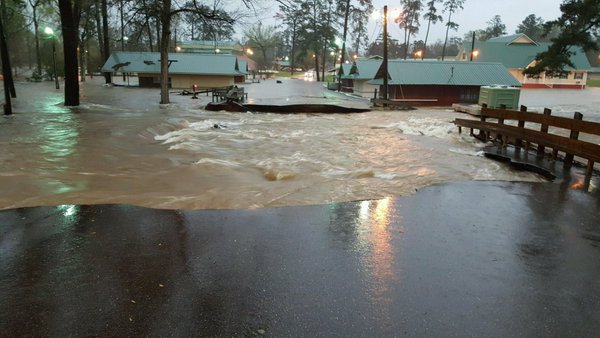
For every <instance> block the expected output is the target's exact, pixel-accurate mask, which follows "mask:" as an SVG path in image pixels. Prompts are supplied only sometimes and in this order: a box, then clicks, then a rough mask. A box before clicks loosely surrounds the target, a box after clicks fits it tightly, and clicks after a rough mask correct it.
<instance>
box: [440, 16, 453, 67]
mask: <svg viewBox="0 0 600 338" xmlns="http://www.w3.org/2000/svg"><path fill="white" fill-rule="evenodd" d="M451 18H452V8H450V13H449V14H448V22H447V23H446V38H445V39H444V47H443V48H442V61H444V57H445V56H446V43H447V42H448V32H449V31H450V22H451V21H450V19H451Z"/></svg>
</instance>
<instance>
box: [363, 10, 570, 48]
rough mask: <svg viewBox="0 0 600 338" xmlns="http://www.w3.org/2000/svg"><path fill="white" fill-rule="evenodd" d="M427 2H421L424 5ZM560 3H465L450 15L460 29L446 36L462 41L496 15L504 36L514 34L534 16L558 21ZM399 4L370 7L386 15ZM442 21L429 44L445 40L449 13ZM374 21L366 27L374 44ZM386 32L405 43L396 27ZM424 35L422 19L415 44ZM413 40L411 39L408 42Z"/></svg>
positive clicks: (435, 28)
mask: <svg viewBox="0 0 600 338" xmlns="http://www.w3.org/2000/svg"><path fill="white" fill-rule="evenodd" d="M426 2H427V0H423V3H426ZM561 3H562V0H466V1H465V3H464V9H462V10H459V11H458V12H457V13H455V14H453V15H452V21H454V22H456V23H458V24H459V25H460V26H459V28H458V31H452V30H451V31H450V33H449V36H458V37H461V38H462V37H463V36H464V35H465V34H466V33H467V32H469V31H472V30H477V29H484V28H485V27H487V22H488V21H490V19H492V17H494V16H495V15H500V17H501V18H502V22H503V23H504V24H505V25H506V32H507V33H508V34H513V33H514V32H515V30H516V29H517V26H518V25H519V24H520V23H521V22H522V21H523V20H524V19H525V17H527V16H528V15H529V14H535V15H537V16H539V17H541V18H542V19H544V21H551V20H555V19H557V18H558V17H559V16H560V15H561V12H560V7H559V6H560V4H561ZM398 4H399V1H397V0H396V1H386V0H373V5H374V6H375V9H376V10H379V11H383V6H385V5H387V6H388V11H391V10H393V9H394V8H399V7H400V6H399V5H398ZM437 7H438V13H440V12H441V11H442V9H443V6H442V5H438V6H437ZM440 14H441V15H442V16H443V17H444V22H443V23H438V24H436V25H435V26H432V27H431V30H430V32H429V39H428V41H427V42H428V44H429V42H434V41H435V40H437V39H442V40H443V39H444V36H445V34H446V26H444V24H445V22H446V21H447V19H448V13H440ZM374 21H375V20H373V19H371V20H370V23H369V31H370V33H369V40H370V41H371V42H373V40H374V39H375V36H376V35H377V34H379V33H380V32H381V30H382V28H381V24H378V25H377V24H375V22H374ZM388 30H389V32H390V34H391V36H392V38H395V39H398V40H399V41H403V40H404V33H403V32H401V30H400V28H398V25H397V24H394V23H393V22H392V24H390V25H389V26H388ZM426 31H427V21H424V20H423V19H421V29H420V31H419V33H418V34H417V36H416V40H425V33H426ZM414 40H415V39H414V38H412V39H411V41H414Z"/></svg>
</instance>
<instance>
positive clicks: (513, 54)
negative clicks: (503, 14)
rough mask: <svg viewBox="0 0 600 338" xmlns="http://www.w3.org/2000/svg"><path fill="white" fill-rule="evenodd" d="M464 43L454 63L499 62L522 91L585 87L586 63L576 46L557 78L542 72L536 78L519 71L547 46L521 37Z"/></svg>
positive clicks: (528, 65)
mask: <svg viewBox="0 0 600 338" xmlns="http://www.w3.org/2000/svg"><path fill="white" fill-rule="evenodd" d="M471 46H472V42H471V41H465V42H464V44H463V46H462V47H461V49H460V51H459V54H458V56H457V60H461V61H470V60H471V56H472V59H473V61H478V62H500V63H502V64H503V65H504V66H505V67H506V68H507V69H508V71H509V72H510V73H511V74H512V75H513V76H514V77H515V78H516V79H517V80H519V82H521V84H522V86H523V87H524V88H577V89H583V88H585V83H586V81H587V76H588V72H589V71H590V69H591V66H590V63H589V61H588V59H587V57H586V55H585V53H584V52H583V50H582V49H581V48H579V47H571V51H572V52H573V55H572V56H571V62H572V63H573V65H574V68H572V67H568V68H567V69H565V73H564V74H562V75H560V76H553V75H552V74H545V73H542V74H540V75H539V76H525V75H523V70H524V69H526V68H527V67H531V66H533V65H534V64H535V57H536V55H537V54H539V53H541V52H545V51H546V50H548V47H549V46H550V43H547V42H536V41H534V40H532V39H531V38H529V37H528V36H527V35H525V34H515V35H508V36H501V37H497V38H493V39H489V40H487V41H475V45H474V47H473V48H472V47H471Z"/></svg>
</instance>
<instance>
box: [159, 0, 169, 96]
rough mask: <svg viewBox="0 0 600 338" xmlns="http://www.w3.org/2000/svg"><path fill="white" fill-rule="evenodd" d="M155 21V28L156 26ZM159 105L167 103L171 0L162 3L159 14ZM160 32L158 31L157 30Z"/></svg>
mask: <svg viewBox="0 0 600 338" xmlns="http://www.w3.org/2000/svg"><path fill="white" fill-rule="evenodd" d="M158 23H159V22H158V20H157V26H159V25H158ZM160 26H162V33H161V38H160V103H161V104H167V103H169V41H171V39H170V36H171V0H164V1H163V8H162V12H161V14H160ZM159 31H160V29H159Z"/></svg>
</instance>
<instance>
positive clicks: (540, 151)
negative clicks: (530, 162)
mask: <svg viewBox="0 0 600 338" xmlns="http://www.w3.org/2000/svg"><path fill="white" fill-rule="evenodd" d="M544 115H546V116H550V115H552V110H550V109H548V108H544ZM540 131H541V132H542V133H548V125H547V124H546V123H542V128H541V129H540ZM545 150H546V147H544V146H543V145H539V144H538V145H537V153H538V155H544V153H545V152H544V151H545Z"/></svg>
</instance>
